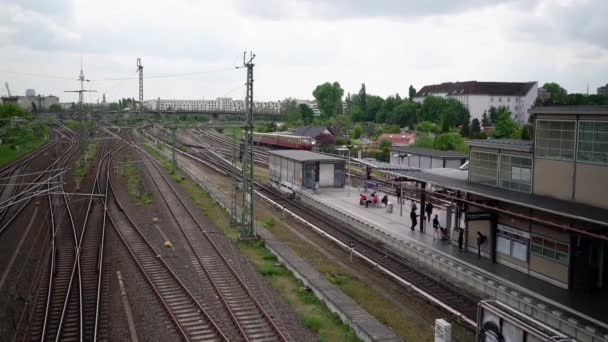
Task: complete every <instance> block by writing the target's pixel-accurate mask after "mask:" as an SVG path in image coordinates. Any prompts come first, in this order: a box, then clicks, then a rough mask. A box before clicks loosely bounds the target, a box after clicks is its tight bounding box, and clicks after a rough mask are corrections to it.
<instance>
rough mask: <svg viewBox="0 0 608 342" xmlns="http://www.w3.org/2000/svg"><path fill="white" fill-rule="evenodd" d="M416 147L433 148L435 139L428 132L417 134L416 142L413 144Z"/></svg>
mask: <svg viewBox="0 0 608 342" xmlns="http://www.w3.org/2000/svg"><path fill="white" fill-rule="evenodd" d="M413 146H414V147H423V148H433V138H432V137H431V135H430V134H429V133H427V132H418V133H416V140H415V141H414V144H413Z"/></svg>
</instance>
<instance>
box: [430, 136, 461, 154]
mask: <svg viewBox="0 0 608 342" xmlns="http://www.w3.org/2000/svg"><path fill="white" fill-rule="evenodd" d="M433 148H434V149H436V150H440V151H458V152H462V153H466V152H467V151H468V148H467V146H466V145H465V143H464V139H463V138H462V137H461V136H460V134H458V133H443V134H439V135H438V136H436V137H435V140H433Z"/></svg>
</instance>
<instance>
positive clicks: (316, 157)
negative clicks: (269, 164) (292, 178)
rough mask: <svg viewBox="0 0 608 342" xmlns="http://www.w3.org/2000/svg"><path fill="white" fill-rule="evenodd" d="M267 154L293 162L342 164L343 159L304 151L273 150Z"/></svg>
mask: <svg viewBox="0 0 608 342" xmlns="http://www.w3.org/2000/svg"><path fill="white" fill-rule="evenodd" d="M269 152H270V154H271V155H276V156H280V157H283V158H287V159H292V160H295V161H332V162H337V161H341V162H344V159H343V158H339V157H332V156H328V155H326V154H321V153H315V152H310V151H304V150H275V151H269Z"/></svg>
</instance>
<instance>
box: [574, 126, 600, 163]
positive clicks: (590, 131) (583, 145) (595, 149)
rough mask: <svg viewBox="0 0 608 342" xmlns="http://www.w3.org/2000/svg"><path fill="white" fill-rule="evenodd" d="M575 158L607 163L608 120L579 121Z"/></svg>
mask: <svg viewBox="0 0 608 342" xmlns="http://www.w3.org/2000/svg"><path fill="white" fill-rule="evenodd" d="M576 160H577V161H579V162H583V163H593V164H600V165H608V121H580V122H579V126H578V149H577V156H576Z"/></svg>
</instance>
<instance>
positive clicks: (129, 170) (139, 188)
mask: <svg viewBox="0 0 608 342" xmlns="http://www.w3.org/2000/svg"><path fill="white" fill-rule="evenodd" d="M132 160H133V156H132V155H131V153H130V152H128V153H127V154H125V160H124V163H123V175H124V176H125V177H127V190H128V192H129V196H131V199H132V200H133V201H134V202H135V203H137V204H139V205H147V204H150V203H152V194H151V193H149V192H147V191H146V190H145V188H144V182H143V178H142V177H141V173H140V170H139V168H138V167H137V166H136V165H135V163H131V161H132Z"/></svg>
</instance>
